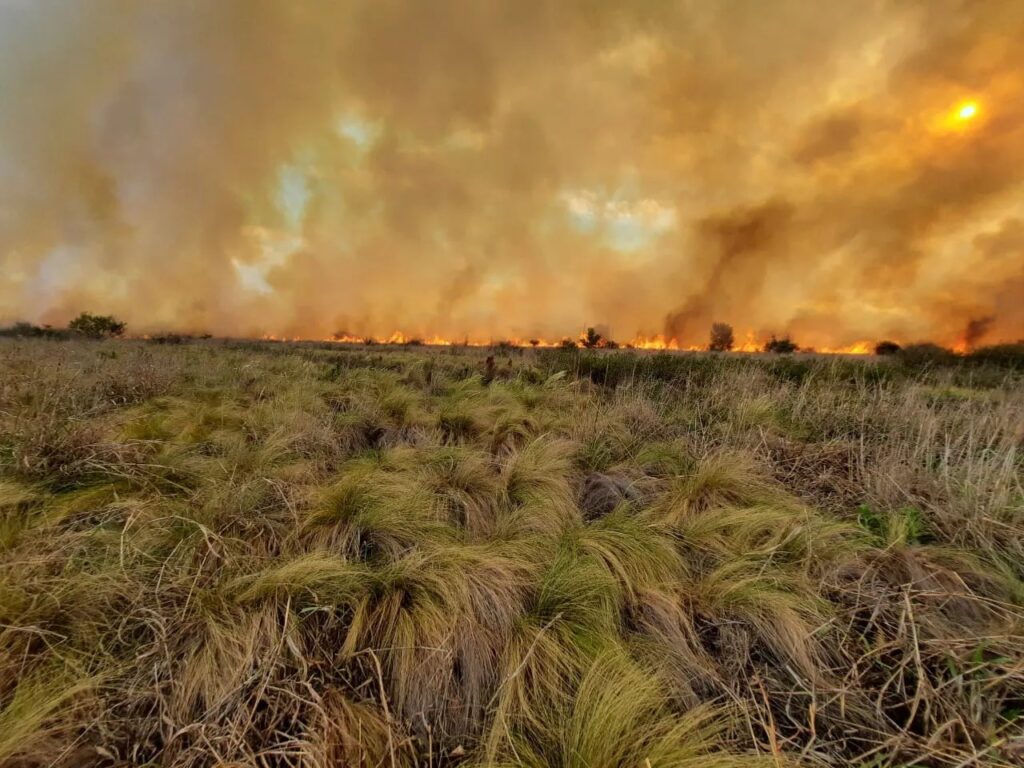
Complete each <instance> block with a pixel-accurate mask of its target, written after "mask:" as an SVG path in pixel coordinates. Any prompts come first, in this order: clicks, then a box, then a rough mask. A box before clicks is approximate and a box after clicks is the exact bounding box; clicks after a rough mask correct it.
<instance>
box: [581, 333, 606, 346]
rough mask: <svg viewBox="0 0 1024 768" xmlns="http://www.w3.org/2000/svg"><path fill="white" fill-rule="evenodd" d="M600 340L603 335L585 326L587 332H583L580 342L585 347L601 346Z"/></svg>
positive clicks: (602, 339)
mask: <svg viewBox="0 0 1024 768" xmlns="http://www.w3.org/2000/svg"><path fill="white" fill-rule="evenodd" d="M602 341H604V337H603V336H602V335H601V334H600V333H598V332H597V331H596V330H594V329H593V328H587V332H586V333H585V334H583V338H582V343H583V346H584V347H586V348H587V349H596V348H597V347H599V346H601V342H602Z"/></svg>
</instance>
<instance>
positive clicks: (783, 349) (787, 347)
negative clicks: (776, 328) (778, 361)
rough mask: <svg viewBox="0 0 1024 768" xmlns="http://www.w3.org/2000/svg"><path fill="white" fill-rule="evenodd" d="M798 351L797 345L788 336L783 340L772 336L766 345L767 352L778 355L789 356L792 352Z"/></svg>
mask: <svg viewBox="0 0 1024 768" xmlns="http://www.w3.org/2000/svg"><path fill="white" fill-rule="evenodd" d="M796 350H797V345H796V343H795V342H793V340H792V339H790V338H789V337H788V336H785V337H783V338H781V339H777V338H775V337H774V336H772V337H771V338H770V339H769V340H768V341H767V343H765V345H764V351H765V352H774V353H775V354H778V355H788V354H789V353H790V352H796Z"/></svg>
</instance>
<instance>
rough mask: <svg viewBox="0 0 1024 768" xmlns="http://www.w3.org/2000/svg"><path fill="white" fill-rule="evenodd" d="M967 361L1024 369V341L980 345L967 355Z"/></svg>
mask: <svg viewBox="0 0 1024 768" xmlns="http://www.w3.org/2000/svg"><path fill="white" fill-rule="evenodd" d="M966 360H967V362H969V363H972V364H975V365H992V366H996V367H999V368H1008V369H1010V370H1014V371H1024V341H1018V342H1017V343H1016V344H993V345H992V346H989V347H979V348H978V349H975V350H973V351H972V352H971V353H970V354H968V355H967V357H966Z"/></svg>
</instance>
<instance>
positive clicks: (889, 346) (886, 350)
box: [875, 341, 903, 355]
mask: <svg viewBox="0 0 1024 768" xmlns="http://www.w3.org/2000/svg"><path fill="white" fill-rule="evenodd" d="M901 349H903V347H901V346H900V345H899V344H897V343H896V342H895V341H880V342H878V343H877V344H875V354H876V355H895V354H896V353H897V352H899V351H900V350H901Z"/></svg>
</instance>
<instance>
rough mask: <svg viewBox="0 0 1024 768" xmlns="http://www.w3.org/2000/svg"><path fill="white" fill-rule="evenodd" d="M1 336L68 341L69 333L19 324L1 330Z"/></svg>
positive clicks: (23, 323)
mask: <svg viewBox="0 0 1024 768" xmlns="http://www.w3.org/2000/svg"><path fill="white" fill-rule="evenodd" d="M0 336H6V337H14V338H33V339H66V338H68V332H67V331H65V330H62V329H60V328H52V327H50V326H49V325H33V324H32V323H25V322H19V323H15V324H14V325H12V326H9V327H7V328H0Z"/></svg>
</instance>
